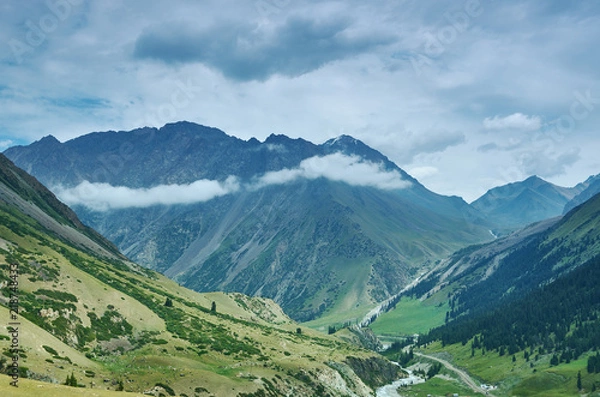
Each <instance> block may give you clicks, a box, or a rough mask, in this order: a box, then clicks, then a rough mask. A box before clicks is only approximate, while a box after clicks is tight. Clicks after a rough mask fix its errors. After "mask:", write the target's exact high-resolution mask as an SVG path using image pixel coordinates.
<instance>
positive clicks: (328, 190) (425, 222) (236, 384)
mask: <svg viewBox="0 0 600 397" xmlns="http://www.w3.org/2000/svg"><path fill="white" fill-rule="evenodd" d="M134 143H135V145H134ZM140 143H142V144H140ZM134 147H135V149H133V148H134ZM124 148H125V149H127V148H130V149H131V152H129V151H128V150H129V149H127V150H125V149H124ZM166 152H168V153H169V157H167V156H164V155H163V154H164V153H166ZM134 153H135V155H134ZM6 154H7V156H9V157H10V158H12V159H13V160H14V161H15V162H16V163H17V165H19V166H20V167H21V168H22V169H20V168H17V167H16V166H15V165H14V164H13V163H12V162H11V161H10V160H9V159H8V158H6V157H4V156H1V157H0V165H1V172H0V177H1V180H0V182H1V183H0V210H1V211H0V219H1V220H2V223H1V224H0V263H1V265H0V266H1V267H2V269H3V276H2V278H0V285H1V286H2V291H3V296H2V297H0V304H1V305H2V307H1V309H2V317H3V318H8V317H9V316H10V313H9V311H8V309H7V308H9V307H10V305H11V300H10V299H11V295H10V292H9V288H10V287H11V285H13V284H11V280H14V279H11V277H10V269H12V268H18V269H19V271H18V274H19V277H18V293H19V302H18V307H19V309H20V311H19V316H20V320H21V323H20V327H21V328H20V330H22V332H21V331H20V333H19V341H20V346H19V348H18V349H16V350H15V351H14V352H11V348H10V346H11V345H10V343H9V342H10V337H9V335H10V334H11V328H10V326H9V325H3V328H1V329H0V330H2V332H3V334H2V335H3V336H2V337H0V348H1V349H3V352H4V357H15V355H14V354H16V355H17V356H18V357H19V364H20V367H19V371H20V372H19V378H20V379H22V380H23V381H24V382H23V385H24V386H23V387H24V388H25V389H26V388H30V387H33V384H32V383H30V382H32V381H37V382H40V381H41V382H49V383H51V384H55V385H58V384H61V383H62V384H65V383H67V384H71V383H72V385H78V386H80V387H79V388H75V389H73V388H69V387H68V386H66V385H63V386H56V388H54V387H53V388H52V389H48V393H53V392H54V390H56V393H64V395H67V396H70V395H86V394H85V393H86V390H88V389H89V390H100V389H102V390H103V391H105V392H106V393H108V394H106V395H107V396H108V395H111V394H110V393H118V392H119V391H129V392H133V393H145V394H151V395H155V396H157V397H158V396H160V395H161V394H163V395H167V394H169V395H186V396H188V397H190V396H202V395H203V394H205V395H213V396H237V397H245V396H256V397H260V396H267V395H269V396H278V395H301V396H304V395H306V396H312V395H319V396H346V395H347V396H371V395H373V393H376V390H378V389H379V388H381V387H382V386H385V389H379V390H381V393H382V394H381V395H393V393H396V392H395V389H396V388H397V387H396V386H391V385H394V384H395V385H398V387H399V388H400V389H399V393H400V395H402V396H405V395H406V396H416V395H420V393H425V394H432V395H437V394H439V393H445V394H447V393H450V392H451V393H459V394H461V395H462V394H464V393H470V392H473V393H476V394H477V393H478V394H480V395H484V394H486V393H487V394H486V395H493V396H497V397H503V396H513V395H527V396H547V395H557V396H558V395H561V396H562V395H564V396H578V395H580V393H579V392H580V391H582V390H584V389H585V390H586V391H588V396H595V395H596V394H594V393H595V388H596V384H597V383H598V385H600V378H598V375H597V373H596V372H594V371H592V372H589V371H588V367H589V360H590V357H592V356H593V354H594V352H596V351H597V349H599V348H600V344H598V342H597V341H598V339H597V332H596V331H595V327H596V325H597V321H598V315H599V314H600V308H598V307H597V302H598V301H600V300H598V299H599V298H598V297H597V289H596V288H595V285H596V281H598V282H600V279H598V280H596V277H597V272H596V270H595V268H596V263H597V261H598V258H600V235H599V234H598V233H599V232H598V231H599V230H600V225H599V222H600V198H598V197H600V196H595V195H594V194H593V193H594V192H595V190H596V188H597V187H596V183H595V181H596V179H595V178H590V179H588V180H586V181H585V182H582V183H580V184H578V185H577V186H575V187H573V188H561V187H559V186H556V185H552V184H549V183H547V182H545V181H543V180H542V179H540V178H537V177H532V178H529V179H527V180H525V181H523V182H517V183H513V184H510V185H507V186H501V187H497V188H494V189H491V190H490V191H489V192H488V193H486V194H485V195H484V196H482V197H481V198H480V199H479V200H476V201H475V202H474V203H472V204H467V203H466V202H464V200H462V199H460V198H458V197H448V196H442V195H438V194H436V193H434V192H431V191H429V190H428V189H427V188H425V187H424V186H423V185H421V184H420V183H419V182H418V181H417V180H416V179H415V178H413V177H411V176H410V175H408V174H407V173H406V172H404V171H403V170H402V169H400V168H399V167H397V166H396V165H395V164H394V163H393V162H391V161H390V160H389V159H388V158H387V157H385V156H384V155H383V154H381V153H380V152H378V151H376V150H374V149H372V148H370V147H368V146H366V145H365V144H363V143H362V142H360V141H358V140H355V139H354V138H352V137H349V136H342V137H339V138H337V139H333V140H329V141H327V142H325V143H324V144H321V145H315V144H313V143H311V142H308V141H304V140H302V139H291V138H288V137H286V136H283V135H272V136H270V137H269V138H268V139H267V140H265V142H259V141H258V140H255V139H251V140H248V141H243V140H240V139H238V138H235V137H232V136H229V135H227V134H225V133H224V132H222V131H220V130H218V129H214V128H209V127H204V126H200V125H197V124H193V123H187V122H180V123H174V124H170V125H166V126H165V127H163V128H161V129H140V130H134V131H121V132H104V133H92V134H89V135H86V136H83V137H80V138H76V139H74V140H72V141H68V142H65V143H61V142H59V141H57V140H56V139H53V138H52V137H47V138H44V139H42V140H41V141H38V142H35V143H33V144H31V145H29V146H27V147H14V148H11V149H9V150H8V151H7V152H6ZM225 157H228V158H231V159H233V161H231V162H229V163H227V167H223V166H222V164H223V159H224V158H225ZM108 159H110V160H108ZM199 159H201V161H200V160H199ZM109 164H110V167H109V166H108V165H109ZM340 167H341V168H344V167H346V168H348V169H349V170H350V171H352V172H346V171H343V172H342V171H339V170H340V169H341V168H340ZM24 170H27V171H28V172H31V173H32V174H33V176H31V175H29V174H28V173H27V172H25V171H24ZM99 170H100V171H99ZM332 170H334V171H332ZM336 170H337V171H336ZM75 171H76V172H75ZM359 171H360V172H364V171H367V172H370V173H371V174H370V175H371V177H370V178H369V179H368V180H366V179H360V178H357V177H356V176H355V175H353V172H354V173H359ZM36 178H39V180H40V182H42V183H43V184H45V185H47V186H49V187H50V188H52V189H53V191H54V193H52V192H50V191H49V190H47V188H46V187H45V186H44V185H43V184H42V183H40V182H38V180H37V179H36ZM372 180H376V181H378V182H372ZM207 192H208V193H207ZM211 192H212V193H211ZM135 197H141V198H142V200H141V201H140V202H136V201H132V198H135ZM584 198H587V200H584ZM61 200H64V201H65V202H66V203H67V204H70V205H71V206H72V208H73V209H71V208H70V207H67V206H66V205H65V204H63V202H62V201H61ZM563 212H564V214H563ZM80 218H81V219H82V221H80ZM86 225H90V226H92V227H89V226H86ZM96 230H97V231H96ZM13 287H14V285H13ZM524 319H527V320H528V321H529V322H530V323H531V324H530V323H528V322H524ZM21 341H22V342H21ZM409 356H410V357H409ZM7 362H8V361H7V359H3V361H0V364H2V366H1V367H0V371H4V372H8V371H9V367H8V366H7ZM392 362H399V363H400V365H401V366H402V367H408V368H410V369H411V371H412V372H410V374H414V376H415V378H412V376H413V375H409V374H407V373H405V372H403V371H401V370H400V367H398V366H397V365H395V364H393V363H392ZM574 374H575V375H574ZM416 377H418V379H427V380H426V381H425V382H423V383H421V382H420V381H419V382H415V381H412V384H411V380H413V379H414V380H416V379H417V378H416ZM402 379H405V380H402ZM394 382H396V383H394ZM559 383H561V385H564V386H558V384H559ZM400 384H404V385H403V386H399V385H400ZM484 384H485V385H490V388H488V387H485V388H482V386H481V385H484ZM386 385H387V386H386ZM548 385H550V386H548ZM574 385H575V386H574ZM579 385H580V386H581V387H579ZM0 387H4V389H1V388H0V391H2V392H6V393H10V392H12V391H13V390H12V389H10V387H9V385H2V386H0ZM39 387H45V386H39ZM47 387H50V386H47ZM78 389H81V390H78ZM549 390H552V392H553V393H555V394H548V393H549ZM77 393H83V394H77ZM7 395H10V394H7Z"/></svg>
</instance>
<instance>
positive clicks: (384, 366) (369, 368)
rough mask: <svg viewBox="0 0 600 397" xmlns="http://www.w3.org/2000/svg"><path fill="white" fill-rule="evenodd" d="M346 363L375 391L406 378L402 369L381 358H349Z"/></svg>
mask: <svg viewBox="0 0 600 397" xmlns="http://www.w3.org/2000/svg"><path fill="white" fill-rule="evenodd" d="M345 363H346V364H348V365H349V366H350V368H352V370H353V371H354V373H355V374H356V375H357V376H358V377H359V378H360V379H361V380H362V381H363V382H364V383H365V384H366V385H367V386H369V387H370V388H372V389H373V390H375V389H376V388H378V387H380V386H383V385H386V384H389V383H392V382H394V381H395V380H398V379H400V378H403V377H404V376H406V375H405V374H404V373H403V372H402V371H401V370H400V367H398V366H397V365H394V364H392V363H391V362H389V361H387V360H385V359H383V358H381V357H370V358H367V359H363V358H358V357H353V356H348V357H347V358H346V361H345Z"/></svg>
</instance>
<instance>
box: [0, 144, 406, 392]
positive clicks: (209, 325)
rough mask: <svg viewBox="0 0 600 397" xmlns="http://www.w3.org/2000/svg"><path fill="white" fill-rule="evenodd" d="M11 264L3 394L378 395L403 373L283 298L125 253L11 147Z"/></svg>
mask: <svg viewBox="0 0 600 397" xmlns="http://www.w3.org/2000/svg"><path fill="white" fill-rule="evenodd" d="M0 270H1V271H0V289H1V290H2V294H0V317H1V318H2V319H5V320H6V321H5V322H4V324H3V326H2V327H0V351H1V352H2V355H1V356H0V373H2V374H3V378H4V379H6V381H3V382H1V384H0V395H3V396H11V395H15V394H14V393H15V391H19V392H18V393H17V395H20V394H19V393H21V394H22V395H35V394H39V395H48V394H50V395H61V396H66V397H69V396H80V395H81V389H80V388H77V387H67V386H61V385H59V384H64V383H65V381H66V380H67V379H71V383H72V382H73V379H74V380H75V383H76V384H77V385H79V386H80V387H82V388H83V387H85V388H87V389H95V390H93V391H89V393H90V395H93V394H94V393H96V392H100V393H101V394H102V395H105V394H106V395H113V394H112V393H110V392H107V391H106V390H107V389H109V390H113V391H116V390H124V391H133V392H137V394H139V395H141V394H142V393H144V394H152V395H188V396H194V395H203V394H205V395H212V396H222V397H230V396H237V397H243V396H251V395H254V396H266V395H313V394H314V393H315V391H316V392H317V393H318V394H319V395H323V396H338V395H356V396H361V397H367V396H372V395H373V394H374V391H373V390H374V389H375V388H376V387H377V386H380V385H383V384H386V383H390V382H391V381H393V380H395V379H397V378H398V377H401V376H402V374H401V373H400V371H399V369H398V367H397V366H395V365H393V364H391V363H390V362H388V361H387V360H385V359H383V358H382V357H381V356H379V355H377V354H376V353H373V352H369V351H367V350H364V349H362V348H358V347H356V346H353V345H350V344H348V343H346V342H344V341H343V340H341V339H338V338H336V337H335V336H326V335H323V334H321V333H317V332H315V331H312V330H310V329H307V328H304V327H300V326H299V325H298V324H296V323H294V322H293V321H291V320H290V318H289V317H287V316H286V315H285V314H284V313H283V311H282V310H281V308H280V307H279V306H277V305H276V304H275V303H274V302H273V301H272V300H268V299H263V298H250V297H248V296H245V295H242V294H223V293H211V294H198V293H195V292H193V291H190V290H188V289H186V288H183V287H181V286H179V285H177V283H175V282H173V281H172V280H169V279H167V278H166V277H164V276H162V275H160V274H158V273H156V272H154V271H151V270H148V269H145V268H142V267H140V266H137V265H135V264H133V263H131V262H129V261H127V260H125V259H124V258H123V256H122V255H120V254H119V253H118V252H117V251H116V250H115V249H114V247H113V246H112V245H111V244H110V243H109V242H107V241H106V240H104V239H103V238H102V237H100V236H99V235H98V234H96V233H94V232H93V231H92V230H90V229H88V228H86V227H82V226H81V222H80V221H79V220H78V219H77V217H76V216H75V214H74V213H73V212H71V211H70V210H69V209H68V208H67V207H66V206H64V205H63V204H61V203H60V202H59V201H57V200H56V198H55V197H54V195H53V194H52V193H51V192H49V191H48V190H46V189H45V188H44V187H43V186H42V185H41V184H40V183H39V182H37V181H36V180H35V179H34V178H33V177H31V176H29V175H27V174H26V173H25V172H23V171H22V170H20V169H18V168H16V167H15V166H14V165H13V164H12V163H11V162H10V161H9V160H8V159H6V158H5V157H4V156H3V155H0ZM9 292H10V293H9ZM15 297H18V298H15ZM16 299H18V305H16V306H15V300H16ZM9 319H10V320H9ZM13 326H14V327H16V329H14V328H12V327H13ZM13 363H16V364H18V368H17V369H16V370H18V375H19V376H18V379H17V381H18V383H17V385H18V386H19V387H18V388H15V387H13V386H11V385H10V382H11V381H14V380H15V377H13V376H12V375H13V373H12V371H13V370H15V369H14V368H15V367H14V365H15V364H13ZM6 374H9V375H10V377H7V376H6ZM26 378H29V379H26ZM43 382H46V383H43ZM48 382H49V383H48ZM50 383H52V384H50ZM71 386H73V384H71ZM50 389H51V390H50ZM100 389H101V391H100ZM120 394H122V393H120ZM120 394H116V393H114V395H120Z"/></svg>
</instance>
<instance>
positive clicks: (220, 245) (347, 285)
mask: <svg viewBox="0 0 600 397" xmlns="http://www.w3.org/2000/svg"><path fill="white" fill-rule="evenodd" d="M5 153H6V155H7V156H8V157H9V158H11V159H12V160H13V161H15V163H16V164H18V165H19V166H20V167H23V168H24V169H26V170H27V171H29V172H31V173H32V174H33V175H35V176H36V177H37V178H39V179H40V180H41V181H42V182H43V183H44V184H45V185H47V186H50V187H52V188H53V189H54V190H55V191H57V192H59V191H62V192H63V196H64V197H65V198H66V199H67V198H68V197H71V198H73V195H75V196H76V199H77V200H79V201H77V200H75V201H70V203H71V204H72V205H73V208H74V210H75V211H76V212H77V213H78V215H79V216H80V217H81V218H82V219H83V220H84V221H85V222H86V223H88V224H90V225H91V226H93V227H94V228H95V229H96V230H98V231H99V232H101V233H102V234H103V235H104V236H106V237H108V238H109V239H110V240H111V241H113V242H114V243H115V244H116V245H117V246H118V247H119V248H120V249H121V250H122V251H123V252H124V253H125V254H126V255H127V256H128V257H130V258H132V259H133V260H135V261H136V262H138V263H141V264H143V265H145V266H147V267H150V268H152V269H156V270H159V271H161V272H164V273H165V274H167V275H169V276H170V277H172V278H173V279H175V280H178V281H179V282H180V283H182V284H183V285H185V286H188V287H191V288H193V289H195V290H198V291H214V290H222V291H238V292H243V293H246V294H248V295H260V296H266V297H270V298H273V299H274V300H275V301H276V302H277V303H279V304H280V305H281V306H282V307H283V308H284V310H286V312H287V313H289V314H290V315H291V316H292V317H293V318H294V319H297V320H310V319H313V318H316V317H319V316H324V315H331V314H339V313H344V312H345V313H349V314H348V316H356V315H357V314H351V313H352V312H354V313H359V314H358V315H360V312H361V311H366V310H367V308H369V307H370V306H371V305H372V304H373V303H375V302H377V301H380V300H383V299H385V298H387V297H389V296H390V295H392V294H394V293H396V292H397V291H399V290H400V289H401V288H402V287H403V286H404V285H405V284H406V283H407V282H408V281H409V280H411V279H412V278H413V277H414V276H415V275H416V274H417V273H418V272H421V271H423V269H427V268H429V267H431V266H432V264H433V263H434V262H435V261H436V260H438V259H440V258H442V257H444V256H445V255H447V254H449V253H450V252H453V251H454V250H456V249H458V248H461V247H464V246H465V245H468V244H472V243H477V242H482V241H486V240H488V239H490V238H491V235H490V234H489V231H488V230H489V229H491V228H492V226H491V225H490V224H489V223H486V222H485V221H483V220H482V219H481V217H480V215H479V214H478V212H477V211H476V210H474V209H473V208H471V207H470V206H469V205H468V204H467V203H465V202H464V201H463V200H462V199H460V198H457V197H446V196H441V195H438V194H435V193H433V192H431V191H429V190H427V189H426V188H425V187H424V186H423V185H421V184H420V183H419V182H418V181H417V180H415V179H414V178H412V177H411V176H410V175H408V174H406V173H405V172H404V171H403V170H401V169H400V168H398V167H397V166H396V165H395V164H394V163H393V162H391V161H390V160H389V159H388V158H387V157H385V156H384V155H382V154H381V153H379V152H377V151H376V150H374V149H372V148H370V147H368V146H367V145H365V144H364V143H362V142H360V141H358V140H356V139H354V138H352V137H349V136H341V137H339V138H336V139H332V140H329V141H327V142H325V143H323V144H321V145H316V144H313V143H311V142H308V141H305V140H303V139H291V138H289V137H286V136H284V135H271V136H269V137H268V138H267V139H266V140H265V141H264V142H259V141H258V140H256V139H250V140H248V141H244V140H241V139H238V138H235V137H231V136H229V135H227V134H225V133H224V132H222V131H220V130H218V129H215V128H209V127H204V126H200V125H197V124H193V123H188V122H180V123H174V124H168V125H166V126H164V127H163V128H161V129H154V128H142V129H138V130H134V131H129V132H123V131H121V132H103V133H92V134H88V135H85V136H82V137H79V138H76V139H73V140H70V141H68V142H65V143H60V142H58V141H57V140H56V139H54V138H52V137H46V138H44V139H42V140H40V141H38V142H35V143H33V144H31V145H29V146H25V147H24V146H20V147H13V148H10V149H8V150H7V151H6V152H5ZM198 181H201V184H200V186H201V187H202V188H200V189H199V190H198V191H197V192H194V194H188V193H181V191H180V190H178V193H175V194H163V196H166V197H162V198H163V199H165V200H167V201H169V200H175V201H176V199H177V198H179V197H188V196H191V198H190V199H189V200H188V201H189V202H181V203H179V204H173V205H164V204H160V203H159V202H157V203H154V204H152V205H147V206H144V207H143V208H135V205H136V204H138V202H139V201H140V200H146V199H148V197H149V196H150V195H151V194H153V193H160V191H164V190H165V189H167V191H170V190H168V189H171V188H169V187H168V186H173V185H178V186H195V185H194V184H197V183H200V182H198ZM82 183H83V184H82ZM86 183H91V184H94V183H95V185H90V184H87V185H86ZM101 183H107V184H110V185H112V186H120V187H127V188H129V190H123V189H121V190H114V189H113V190H111V189H110V188H109V187H107V185H101ZM153 188H158V190H157V189H155V190H150V189H153ZM107 189H108V190H107ZM131 189H142V190H137V194H136V195H134V197H133V198H130V201H129V204H128V206H125V207H110V206H108V207H107V206H105V207H104V208H102V207H97V208H93V207H92V208H90V206H89V205H88V206H87V207H86V206H85V205H82V204H83V203H84V200H85V199H91V200H92V201H94V200H95V202H103V201H106V200H113V199H114V200H117V199H123V196H124V195H127V194H128V192H130V191H131ZM161 189H162V190H161ZM65 191H68V192H70V196H69V195H66V194H64V192H65ZM209 191H215V192H217V193H218V194H217V193H216V194H215V195H214V198H206V199H202V200H200V199H197V200H195V199H194V198H195V197H198V196H200V195H202V196H204V195H207V194H208V193H207V192H209ZM188 198H189V197H188ZM123 200H124V199H123ZM123 200H122V201H123ZM124 201H126V200H124ZM77 203H80V205H77Z"/></svg>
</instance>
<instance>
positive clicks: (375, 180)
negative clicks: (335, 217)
mask: <svg viewBox="0 0 600 397" xmlns="http://www.w3.org/2000/svg"><path fill="white" fill-rule="evenodd" d="M301 178H302V179H309V180H313V179H318V178H327V179H329V180H332V181H338V182H344V183H347V184H349V185H352V186H371V187H375V188H378V189H383V190H394V189H403V188H406V187H408V186H410V183H409V182H408V181H405V180H403V179H402V177H401V175H400V173H399V172H397V171H395V170H394V171H387V170H384V169H383V166H382V165H380V164H375V163H371V162H367V161H363V160H362V159H361V158H360V157H357V156H346V155H344V154H341V153H333V154H330V155H327V156H322V157H320V156H315V157H310V158H308V159H305V160H303V161H302V162H301V163H300V165H299V166H298V167H297V168H292V169H289V168H287V169H283V170H279V171H272V172H267V173H266V174H264V175H263V176H261V177H260V178H257V180H256V181H255V183H254V184H253V185H252V188H254V189H256V188H262V187H265V186H268V185H281V184H285V183H290V182H294V181H296V180H298V179H301Z"/></svg>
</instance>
